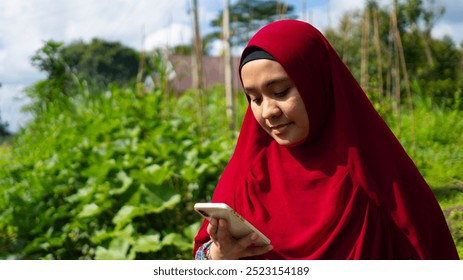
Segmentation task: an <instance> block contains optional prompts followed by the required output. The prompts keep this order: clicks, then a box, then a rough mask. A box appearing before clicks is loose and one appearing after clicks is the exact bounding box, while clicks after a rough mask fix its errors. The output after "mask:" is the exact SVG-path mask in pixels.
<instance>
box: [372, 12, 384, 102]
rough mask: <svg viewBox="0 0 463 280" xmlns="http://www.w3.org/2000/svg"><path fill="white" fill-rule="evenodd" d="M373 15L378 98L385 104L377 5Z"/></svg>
mask: <svg viewBox="0 0 463 280" xmlns="http://www.w3.org/2000/svg"><path fill="white" fill-rule="evenodd" d="M372 16H373V32H374V44H375V50H376V63H377V64H376V65H377V72H378V73H377V77H378V100H379V104H380V105H382V104H383V94H384V93H383V62H382V56H381V40H380V38H379V22H378V13H377V10H376V7H373V8H372Z"/></svg>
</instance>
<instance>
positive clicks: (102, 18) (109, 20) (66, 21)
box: [0, 0, 463, 126]
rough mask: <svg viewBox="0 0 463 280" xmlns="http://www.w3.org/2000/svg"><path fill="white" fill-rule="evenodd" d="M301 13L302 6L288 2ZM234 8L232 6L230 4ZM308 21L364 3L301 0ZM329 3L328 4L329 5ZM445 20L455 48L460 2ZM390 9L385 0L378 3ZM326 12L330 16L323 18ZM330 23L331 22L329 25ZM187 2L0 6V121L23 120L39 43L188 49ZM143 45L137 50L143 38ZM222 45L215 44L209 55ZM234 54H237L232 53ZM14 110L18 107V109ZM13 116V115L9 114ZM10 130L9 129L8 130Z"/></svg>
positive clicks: (215, 3) (203, 18) (219, 5)
mask: <svg viewBox="0 0 463 280" xmlns="http://www.w3.org/2000/svg"><path fill="white" fill-rule="evenodd" d="M287 1H288V3H290V4H292V5H293V6H294V7H295V8H296V11H299V12H300V9H301V5H302V2H303V1H301V0H287ZM230 2H231V3H235V2H236V0H231V1H230ZM305 2H306V4H307V16H308V18H309V19H311V23H312V24H313V25H314V26H315V27H317V28H318V29H320V30H321V31H323V29H325V28H326V27H328V25H329V23H331V26H332V27H336V26H337V25H338V19H339V16H340V15H342V14H344V13H345V12H346V11H350V10H352V9H358V8H361V7H363V6H364V3H365V1H364V0H356V1H354V0H353V1H344V0H306V1H305ZM328 2H329V4H328ZM437 2H438V3H442V4H443V5H444V6H445V7H446V14H445V15H444V16H443V18H442V19H440V20H439V21H438V22H437V23H436V25H435V29H434V32H433V35H434V36H436V37H442V36H443V35H444V34H448V35H450V36H452V37H453V38H454V40H456V42H457V43H459V42H461V41H462V40H463V38H462V36H463V32H460V31H461V30H463V17H461V15H462V14H463V1H461V0H438V1H437ZM198 3H199V5H200V9H199V18H200V24H201V33H202V35H205V34H207V33H208V32H209V31H210V29H211V27H210V22H211V20H213V19H214V18H216V17H217V16H218V13H219V11H220V10H222V9H223V1H220V0H201V1H198ZM379 3H380V5H381V6H382V7H384V6H385V5H390V3H391V2H390V0H380V1H379ZM328 11H329V12H330V13H329V15H328ZM329 19H330V20H329ZM191 25H192V15H191V0H79V1H75V0H61V1H56V0H0V83H2V84H3V87H2V88H1V89H0V101H1V103H0V106H1V110H2V111H1V116H2V119H4V120H7V121H9V122H10V123H16V122H17V120H18V119H21V118H22V116H21V114H20V113H19V107H18V106H19V105H8V104H10V103H11V102H13V100H14V98H11V97H12V96H14V95H16V96H21V89H22V88H24V87H25V86H29V85H31V84H33V83H34V82H36V81H37V80H38V79H41V78H43V77H44V73H39V71H38V70H37V69H35V68H34V67H33V66H32V65H31V64H30V58H31V57H32V56H33V55H34V53H35V51H36V50H38V49H39V48H40V47H42V46H43V41H45V40H49V39H54V40H57V41H64V42H65V43H69V42H71V41H74V40H77V39H83V40H85V41H89V40H90V39H92V38H95V37H98V38H102V39H106V40H113V41H119V42H121V43H123V44H124V45H127V46H129V47H132V48H135V49H138V50H140V49H142V47H144V48H145V49H148V50H149V49H152V48H154V47H164V46H175V45H177V44H188V43H190V42H191V38H192V33H193V32H192V27H191ZM143 35H145V43H144V46H142V37H143ZM220 49H221V43H220V42H219V41H217V42H216V43H215V44H214V46H213V50H214V52H216V53H218V52H220ZM234 53H239V52H234ZM18 104H19V103H18ZM14 110H17V111H15V112H16V115H15V113H13V111H14ZM12 126H13V125H12Z"/></svg>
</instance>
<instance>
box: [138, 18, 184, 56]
mask: <svg viewBox="0 0 463 280" xmlns="http://www.w3.org/2000/svg"><path fill="white" fill-rule="evenodd" d="M192 38H193V30H192V27H191V26H189V25H186V24H181V23H173V24H171V25H170V26H167V27H166V28H163V29H159V30H157V31H155V32H153V33H151V34H149V35H148V36H147V37H146V41H145V49H146V50H152V49H154V48H162V47H173V46H177V45H187V44H190V43H191V41H192Z"/></svg>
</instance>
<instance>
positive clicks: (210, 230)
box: [207, 218, 218, 242]
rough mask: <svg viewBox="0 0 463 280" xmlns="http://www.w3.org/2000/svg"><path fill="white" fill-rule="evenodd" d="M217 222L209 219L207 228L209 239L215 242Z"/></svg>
mask: <svg viewBox="0 0 463 280" xmlns="http://www.w3.org/2000/svg"><path fill="white" fill-rule="evenodd" d="M217 224H218V221H217V219H215V218H211V219H210V220H209V225H208V226H207V233H208V234H209V236H210V237H211V240H212V241H214V242H216V241H217V230H218V227H217Z"/></svg>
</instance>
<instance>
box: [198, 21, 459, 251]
mask: <svg viewBox="0 0 463 280" xmlns="http://www.w3.org/2000/svg"><path fill="white" fill-rule="evenodd" d="M256 49H262V50H264V51H266V52H268V53H269V54H270V55H272V56H273V57H274V58H275V60H276V61H277V62H279V63H280V64H281V65H282V66H283V68H284V69H285V71H286V72H287V74H288V76H289V77H290V78H291V80H292V82H293V83H294V85H295V86H296V87H297V89H298V91H299V93H300V94H301V96H302V99H303V100H304V104H305V107H306V110H307V113H308V116H309V122H310V131H309V137H308V138H307V139H306V141H305V142H304V143H302V144H300V145H297V146H295V147H285V146H281V145H279V144H278V143H277V142H276V141H274V140H273V139H272V138H271V136H269V135H268V134H267V133H266V132H265V131H264V130H263V129H262V128H261V127H260V126H259V124H258V123H257V121H256V120H255V119H254V116H253V114H252V112H251V110H250V108H249V107H248V110H247V112H246V115H245V118H244V122H243V125H242V129H241V131H240V135H239V138H238V142H237V145H236V148H235V151H234V154H233V156H232V158H231V160H230V162H229V164H228V165H227V167H226V169H225V171H224V173H223V174H222V176H221V178H220V180H219V183H218V185H217V187H216V190H215V192H214V195H213V198H212V201H213V202H225V203H227V204H228V205H230V206H232V207H233V208H235V209H236V211H237V212H238V213H240V214H241V215H243V216H244V217H245V218H246V219H248V220H249V221H250V222H251V223H252V224H253V225H254V226H256V227H257V228H258V229H259V230H260V231H262V232H263V233H264V234H265V235H266V236H267V237H269V238H270V240H271V243H272V245H273V247H274V250H273V251H271V252H269V253H267V254H265V255H261V256H257V258H262V259H458V254H457V251H456V248H455V244H454V242H453V240H452V237H451V235H450V232H449V229H448V227H447V224H446V221H445V218H444V216H443V213H442V211H441V209H440V207H439V204H438V202H437V200H436V199H435V197H434V195H433V193H432V191H431V189H430V188H429V186H428V185H427V183H426V182H425V181H424V179H423V177H422V176H421V175H420V173H419V171H418V170H417V168H416V166H415V164H414V163H413V162H412V160H411V159H410V158H409V157H408V155H407V154H406V152H405V151H404V149H403V148H402V146H401V145H400V143H399V141H398V140H397V139H396V137H395V136H394V134H393V133H392V132H391V130H390V129H389V128H388V126H387V125H386V124H385V122H384V121H383V120H382V118H381V117H380V116H379V115H378V113H377V112H376V111H375V110H374V108H373V106H372V105H371V103H370V101H369V100H368V98H367V97H366V95H365V94H364V92H363V90H362V89H361V88H360V86H359V85H358V83H357V82H356V80H355V79H354V77H353V76H352V74H351V73H350V71H349V70H348V69H347V68H346V66H345V65H344V64H343V62H342V61H341V60H340V59H339V57H338V55H337V54H336V53H335V51H334V50H333V48H332V47H331V46H330V44H329V43H328V42H327V40H326V39H325V38H324V36H323V35H322V34H321V33H320V32H319V31H318V30H316V29H315V28H314V27H312V26H311V25H310V24H308V23H305V22H301V21H296V20H282V21H277V22H274V23H271V24H269V25H267V26H265V27H264V28H262V29H261V30H259V31H258V32H257V33H256V34H255V35H254V37H253V38H252V39H251V40H250V42H249V44H248V45H247V47H246V48H245V50H244V52H243V54H242V59H243V58H244V57H246V55H248V54H249V53H250V52H252V51H253V50H256ZM207 224H208V222H207V221H204V223H203V224H202V226H201V228H200V230H199V232H198V235H197V236H196V238H195V249H194V251H195V252H196V250H197V249H198V248H199V246H200V245H201V244H203V243H205V242H207V241H208V240H209V236H208V234H207V232H206V228H207Z"/></svg>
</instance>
